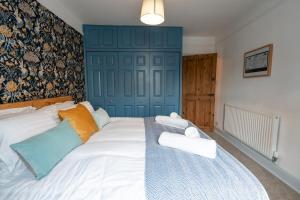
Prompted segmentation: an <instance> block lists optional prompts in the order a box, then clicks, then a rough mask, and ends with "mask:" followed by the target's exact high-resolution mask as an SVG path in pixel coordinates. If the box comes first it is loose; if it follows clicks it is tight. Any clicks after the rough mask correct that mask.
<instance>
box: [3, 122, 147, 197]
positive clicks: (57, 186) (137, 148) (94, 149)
mask: <svg viewBox="0 0 300 200" xmlns="http://www.w3.org/2000/svg"><path fill="white" fill-rule="evenodd" d="M144 169H145V128H144V120H143V118H112V122H111V123H110V124H108V125H106V126H105V127H104V128H103V129H102V130H100V131H99V132H97V133H96V134H94V135H93V136H92V137H91V138H90V140H89V141H88V142H87V143H86V144H84V145H81V146H79V147H78V148H76V149H75V150H73V151H72V152H71V153H70V154H68V155H67V156H66V157H65V158H64V159H63V160H62V161H61V162H60V163H59V164H58V165H57V166H56V167H55V168H54V169H53V170H52V171H51V172H50V173H49V175H48V176H46V177H44V178H43V179H41V180H40V181H37V180H36V179H35V178H34V176H33V175H32V173H31V172H30V171H29V170H24V171H22V172H20V173H19V174H17V175H15V176H11V177H10V178H9V179H7V180H1V181H0V199H5V200H10V199H14V200H15V199H20V200H22V199H24V200H25V199H26V200H28V199H31V200H33V199H47V200H49V199H55V200H56V199H57V200H60V199H61V200H66V199H75V200H76V199H89V200H93V199H95V200H96V199H97V200H120V199H130V200H144V199H145V189H144V188H145V187H144Z"/></svg>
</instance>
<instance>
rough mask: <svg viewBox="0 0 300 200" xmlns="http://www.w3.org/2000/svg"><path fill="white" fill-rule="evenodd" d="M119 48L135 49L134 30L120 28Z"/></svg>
mask: <svg viewBox="0 0 300 200" xmlns="http://www.w3.org/2000/svg"><path fill="white" fill-rule="evenodd" d="M118 47H119V48H132V47H133V35H132V28H127V27H120V28H119V29H118Z"/></svg>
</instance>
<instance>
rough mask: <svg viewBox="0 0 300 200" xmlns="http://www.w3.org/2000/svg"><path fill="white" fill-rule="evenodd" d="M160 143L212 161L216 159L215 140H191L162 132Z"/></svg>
mask: <svg viewBox="0 0 300 200" xmlns="http://www.w3.org/2000/svg"><path fill="white" fill-rule="evenodd" d="M158 143H159V144H160V145H162V146H166V147H171V148H175V149H179V150H182V151H186V152H189V153H193V154H197V155H199V156H204V157H207V158H211V159H214V158H216V152H217V144H216V141H214V140H208V139H204V138H189V137H186V136H184V135H180V134H176V133H169V132H162V133H161V135H160V136H159V139H158Z"/></svg>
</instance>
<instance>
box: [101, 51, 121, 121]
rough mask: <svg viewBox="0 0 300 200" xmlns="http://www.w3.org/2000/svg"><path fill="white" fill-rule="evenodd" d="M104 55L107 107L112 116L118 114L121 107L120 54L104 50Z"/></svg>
mask: <svg viewBox="0 0 300 200" xmlns="http://www.w3.org/2000/svg"><path fill="white" fill-rule="evenodd" d="M103 56H104V61H105V62H104V65H103V70H104V79H105V83H104V88H105V89H104V91H105V108H106V109H107V112H108V113H109V115H110V116H112V117H115V116H117V113H118V111H119V110H120V109H121V107H120V99H119V97H120V95H119V81H120V80H119V67H118V54H117V53H114V52H103Z"/></svg>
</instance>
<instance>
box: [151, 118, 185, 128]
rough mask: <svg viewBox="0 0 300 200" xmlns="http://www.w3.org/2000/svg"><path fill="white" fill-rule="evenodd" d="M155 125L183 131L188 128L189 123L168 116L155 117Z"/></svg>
mask: <svg viewBox="0 0 300 200" xmlns="http://www.w3.org/2000/svg"><path fill="white" fill-rule="evenodd" d="M155 121H156V123H159V124H163V125H167V126H171V127H175V128H180V129H185V128H186V127H188V126H189V122H188V121H187V120H185V119H181V118H180V119H178V118H176V119H174V118H171V117H169V116H156V117H155Z"/></svg>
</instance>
